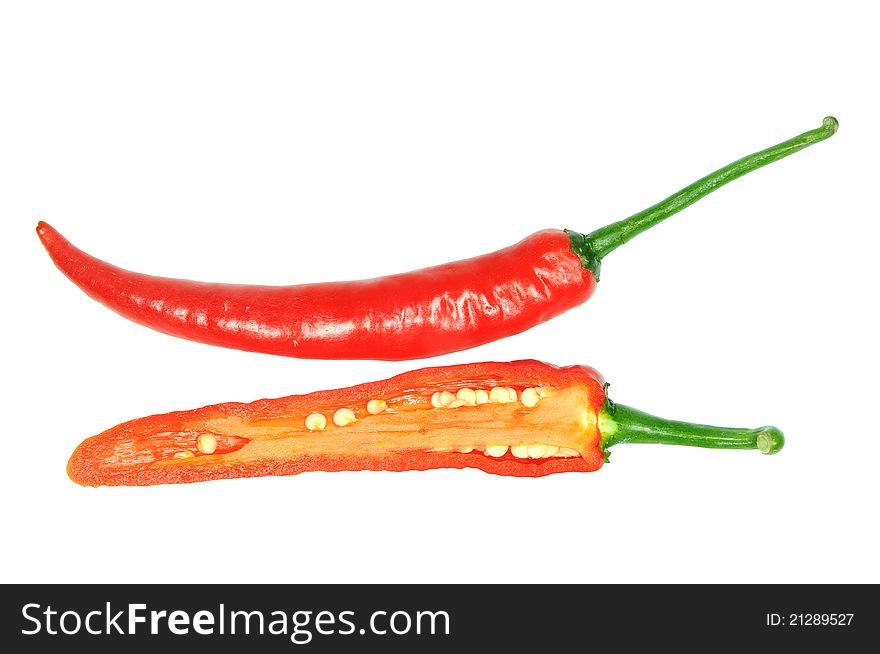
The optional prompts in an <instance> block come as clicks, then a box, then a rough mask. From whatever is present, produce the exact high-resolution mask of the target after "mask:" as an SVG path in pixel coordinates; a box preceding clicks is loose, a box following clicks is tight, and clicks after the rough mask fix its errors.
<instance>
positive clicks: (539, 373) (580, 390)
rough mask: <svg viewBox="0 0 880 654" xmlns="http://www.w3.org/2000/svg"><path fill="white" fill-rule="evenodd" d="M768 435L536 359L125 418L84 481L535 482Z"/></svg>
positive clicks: (772, 437)
mask: <svg viewBox="0 0 880 654" xmlns="http://www.w3.org/2000/svg"><path fill="white" fill-rule="evenodd" d="M783 442H784V439H783V436H782V433H781V432H780V431H779V430H778V429H776V428H775V427H760V428H758V429H734V428H724V427H710V426H707V425H695V424H690V423H686V422H677V421H671V420H665V419H663V418H657V417H655V416H651V415H648V414H646V413H642V412H641V411H637V410H635V409H631V408H629V407H627V406H623V405H621V404H615V403H612V402H611V401H610V400H608V398H607V396H606V393H605V384H604V382H603V380H602V377H601V375H600V374H599V373H598V372H596V371H595V370H593V369H592V368H588V367H586V366H571V367H567V368H558V367H556V366H553V365H549V364H546V363H541V362H540V361H514V362H512V363H473V364H465V365H455V366H444V367H438V368H424V369H422V370H416V371H413V372H407V373H404V374H402V375H398V376H396V377H392V378H391V379H386V380H384V381H379V382H373V383H367V384H360V385H358V386H351V387H349V388H343V389H339V390H332V391H321V392H317V393H310V394H308V395H293V396H290V397H284V398H280V399H274V400H259V401H257V402H252V403H251V404H239V403H229V404H218V405H215V406H209V407H205V408H202V409H196V410H193V411H179V412H176V413H169V414H166V415H157V416H150V417H147V418H140V419H138V420H132V421H131V422H126V423H124V424H121V425H119V426H117V427H113V428H112V429H109V430H107V431H105V432H103V433H101V434H98V435H97V436H93V437H91V438H89V439H87V440H85V441H84V442H83V443H82V444H80V445H79V447H77V448H76V450H75V451H74V453H73V456H72V457H71V459H70V463H69V464H68V467H67V471H68V474H69V475H70V478H71V479H73V481H75V482H77V483H79V484H82V485H86V486H101V485H106V486H147V485H151V484H172V483H186V482H195V481H205V480H209V479H223V478H232V477H258V476H265V475H294V474H298V473H300V472H308V471H313V470H325V471H339V470H394V471H402V470H428V469H431V468H479V469H481V470H484V471H486V472H490V473H494V474H498V475H513V476H518V477H539V476H543V475H548V474H552V473H556V472H589V471H593V470H597V469H598V468H599V467H601V466H602V463H603V461H605V460H606V459H607V456H608V448H610V447H612V446H613V445H616V444H618V443H664V444H672V445H694V446H698V447H713V448H727V449H758V450H760V451H762V452H764V453H765V454H773V453H775V452H778V451H779V450H780V449H781V448H782V445H783Z"/></svg>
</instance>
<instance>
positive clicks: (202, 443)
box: [196, 434, 217, 454]
mask: <svg viewBox="0 0 880 654" xmlns="http://www.w3.org/2000/svg"><path fill="white" fill-rule="evenodd" d="M196 449H197V450H198V451H199V452H201V453H202V454H213V453H214V451H215V450H216V449H217V437H216V436H214V435H212V434H201V435H200V436H199V437H198V438H197V439H196Z"/></svg>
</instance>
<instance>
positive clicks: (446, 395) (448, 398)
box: [440, 391, 455, 406]
mask: <svg viewBox="0 0 880 654" xmlns="http://www.w3.org/2000/svg"><path fill="white" fill-rule="evenodd" d="M453 402H455V395H453V394H452V393H450V392H449V391H443V392H442V393H440V406H449V405H450V404H452V403H453Z"/></svg>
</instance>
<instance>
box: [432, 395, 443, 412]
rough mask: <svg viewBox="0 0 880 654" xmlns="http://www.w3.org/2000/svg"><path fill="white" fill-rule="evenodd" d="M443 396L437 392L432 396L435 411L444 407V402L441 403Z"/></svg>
mask: <svg viewBox="0 0 880 654" xmlns="http://www.w3.org/2000/svg"><path fill="white" fill-rule="evenodd" d="M441 396H442V393H441V392H440V391H436V392H435V393H434V394H433V395H432V396H431V406H432V407H434V408H435V409H439V408H440V407H442V406H443V402H441V401H440V398H441Z"/></svg>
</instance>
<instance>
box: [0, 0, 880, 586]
mask: <svg viewBox="0 0 880 654" xmlns="http://www.w3.org/2000/svg"><path fill="white" fill-rule="evenodd" d="M596 4H597V5H598V6H590V4H588V3H560V2H533V3H522V2H516V3H512V2H499V3H488V2H474V1H473V0H470V1H468V2H442V3H440V2H438V3H412V2H395V3H390V2H370V3H360V2H352V3H341V2H314V3H287V2H278V3H267V2H262V3H261V2H247V3H245V2H242V3H228V2H204V3H195V2H167V3H165V2H152V3H137V4H134V3H119V2H104V3H98V2H78V3H65V2H59V3H47V2H4V3H3V4H2V10H0V94H2V99H0V185H2V189H0V229H2V238H0V243H2V248H3V256H2V257H0V266H2V278H3V299H2V305H3V309H2V311H3V318H2V330H3V333H2V347H3V357H2V360H3V373H2V379H3V382H2V383H3V392H2V397H3V407H4V408H3V447H2V451H0V457H2V474H0V484H2V497H3V501H2V524H3V532H4V536H3V539H2V545H0V547H2V549H3V553H2V554H3V555H2V556H0V579H2V580H3V581H5V582H42V581H64V582H71V581H79V582H82V581H95V582H101V581H116V582H154V581H155V582H160V581H165V582H167V581H182V582H205V581H212V582H336V581H357V582H364V581H369V582H432V581H433V582H452V581H455V582H510V581H526V582H537V581H550V582H568V581H577V582H634V581H648V582H662V581H667V582H679V581H680V582H864V581H871V582H880V566H878V557H877V552H878V546H880V542H878V536H877V526H876V523H877V499H878V481H877V480H878V472H877V470H878V461H880V459H878V454H880V439H878V412H877V397H878V390H880V389H878V383H877V379H878V377H877V372H876V371H877V367H878V363H880V361H878V348H877V336H876V335H877V331H878V324H877V317H876V304H877V297H876V292H877V282H878V272H877V254H876V252H877V244H878V242H880V216H878V209H877V207H878V199H877V155H876V151H877V148H878V146H880V143H878V130H877V125H878V116H880V103H878V93H877V62H878V60H880V58H878V51H877V50H878V48H877V46H876V43H877V39H876V33H875V32H876V25H877V21H876V16H872V15H869V14H870V13H872V10H870V9H866V7H869V6H870V4H869V3H848V2H836V3H827V2H822V3H813V2H797V3H794V2H792V3H767V2H739V3H736V6H730V7H727V6H725V7H724V8H723V9H710V8H708V5H705V4H704V3H699V2H694V3H682V2H677V3H676V2H673V3H669V2H666V3H647V2H646V3H613V4H614V6H613V7H612V6H610V5H611V4H612V3H602V4H601V5H599V3H596ZM826 114H834V115H835V116H837V118H838V119H839V120H840V124H841V127H840V131H839V133H838V135H837V136H835V137H834V138H833V139H831V140H829V141H826V142H823V143H821V144H819V145H816V146H814V147H811V148H809V149H808V150H805V151H804V152H802V153H799V154H797V155H795V156H794V157H792V158H789V159H786V160H784V161H782V162H780V163H777V164H773V165H772V166H771V167H769V168H765V169H762V170H761V171H759V172H757V173H754V174H752V175H750V176H748V177H746V178H743V179H741V180H739V181H737V182H735V183H733V184H731V185H729V186H727V187H725V188H724V189H722V190H721V191H719V192H717V193H715V194H714V195H712V196H711V197H709V198H707V199H705V200H704V201H702V202H700V203H699V204H698V205H695V206H694V207H692V208H690V209H688V210H687V211H686V212H685V213H682V214H679V215H677V216H676V217H674V218H673V219H671V220H670V221H669V222H667V223H665V224H663V225H661V226H659V227H657V228H655V229H654V230H653V231H651V232H650V233H648V234H645V235H643V236H640V237H639V238H638V239H636V240H635V241H633V242H632V243H630V244H628V245H627V246H626V247H625V248H622V249H621V250H619V251H617V252H614V253H613V254H612V255H610V256H609V257H608V258H607V259H606V261H605V266H604V268H603V278H602V282H601V284H600V286H599V288H598V290H597V293H596V295H595V297H594V298H593V299H592V300H591V301H590V302H589V303H587V304H586V305H584V306H582V307H579V308H577V309H575V310H572V311H570V312H568V313H567V314H565V315H563V316H561V317H559V318H557V319H555V320H552V321H550V322H548V323H546V324H544V325H541V326H539V327H537V328H535V329H532V330H531V331H529V332H527V333H525V334H522V335H519V336H516V337H513V338H509V339H506V340H504V341H500V342H497V343H493V344H490V345H486V346H483V347H481V348H478V349H475V350H472V351H468V352H460V353H457V354H453V355H449V356H445V357H441V358H437V359H433V360H430V361H422V362H402V363H387V362H348V361H329V362H327V361H300V360H295V359H286V358H280V357H271V356H267V355H258V354H252V353H245V352H238V351H232V350H224V349H220V348H212V347H208V346H205V345H200V344H195V343H190V342H187V341H183V340H178V339H173V338H170V337H168V336H164V335H161V334H159V333H157V332H153V331H150V330H148V329H146V328H143V327H140V326H137V325H135V324H133V323H129V322H127V321H125V320H123V319H121V318H119V317H118V316H116V315H115V314H113V313H112V312H110V311H108V310H107V309H105V308H104V307H102V306H100V305H98V304H97V303H95V302H93V301H91V300H90V299H88V298H87V297H86V296H85V295H84V294H83V293H81V292H80V291H79V290H78V289H76V288H75V287H74V286H73V285H72V284H71V283H70V282H69V281H67V280H66V279H65V278H64V277H63V276H62V275H61V274H60V273H59V272H58V271H57V270H56V269H55V268H54V267H53V266H52V264H51V262H50V260H49V259H48V257H47V256H46V254H45V252H44V251H43V250H42V248H41V247H40V244H39V242H38V240H37V237H36V236H35V234H34V227H35V225H36V222H37V220H39V219H43V220H47V221H49V222H50V223H52V224H53V225H54V226H55V227H57V228H58V229H59V230H60V231H61V232H62V233H63V234H65V235H66V236H67V237H68V238H70V239H71V240H72V241H73V242H74V243H75V244H77V245H78V246H80V247H82V248H84V249H85V250H86V251H88V252H91V253H93V254H95V255H96V256H99V257H101V258H104V259H106V260H109V261H111V262H113V263H116V264H118V265H122V266H124V267H127V268H130V269H133V270H137V271H142V272H150V273H154V274H159V275H167V276H173V277H184V278H191V279H201V280H216V281H228V282H253V283H265V284H285V283H298V282H307V281H320V280H343V279H351V278H358V277H369V276H375V275H381V274H385V273H393V272H400V271H405V270H409V269H412V268H417V267H421V266H424V265H429V264H435V263H441V262H444V261H449V260H455V259H460V258H465V257H468V256H472V255H476V254H480V253H483V252H488V251H491V250H494V249H498V248H500V247H503V246H506V245H509V244H511V243H513V242H515V241H517V240H519V239H521V238H523V237H524V236H526V235H528V234H530V233H531V232H534V231H536V230H538V229H542V228H546V227H558V228H562V227H570V228H574V229H580V230H582V231H590V230H592V229H594V228H596V227H598V226H600V225H603V224H605V223H607V222H610V221H613V220H617V219H620V218H622V217H625V216H627V215H629V214H631V213H633V212H635V211H638V210H640V209H642V208H644V207H645V206H647V205H649V204H652V203H653V202H655V201H657V200H659V199H661V198H663V197H665V196H666V195H668V194H669V193H671V192H673V191H675V190H677V189H679V188H680V187H682V186H684V185H685V184H687V183H689V182H691V181H693V180H694V179H696V178H697V177H700V176H702V175H703V174H705V173H707V172H709V171H711V170H714V169H715V168H717V167H719V166H721V165H723V164H726V163H728V162H729V161H732V160H733V159H736V158H738V157H740V156H742V155H744V154H747V153H749V152H752V151H754V150H757V149H761V148H763V147H766V146H769V145H772V144H774V143H776V142H778V141H781V140H784V139H786V138H789V137H791V136H794V135H795V134H799V133H801V132H803V131H806V130H808V129H811V128H813V127H817V126H818V125H819V124H820V122H821V120H822V118H823V116H825V115H826ZM517 358H538V359H542V360H545V361H549V362H553V363H558V364H572V363H588V364H591V365H593V366H595V367H597V368H598V369H599V370H601V371H602V372H603V373H604V374H605V376H606V378H607V379H608V380H609V381H610V382H611V384H612V386H611V394H612V397H613V398H614V399H616V400H617V401H620V402H623V403H626V404H629V405H631V406H635V407H638V408H641V409H643V410H646V411H649V412H652V413H656V414H659V415H664V416H667V417H670V418H679V419H684V420H692V421H697V422H709V423H715V424H722V425H725V424H726V425H741V426H757V425H761V424H767V423H771V424H776V425H778V426H779V427H780V428H782V429H783V430H784V431H785V433H786V435H787V438H788V441H787V445H786V448H785V450H784V451H783V452H782V453H781V454H779V455H777V456H774V457H765V456H762V455H760V454H759V453H757V452H724V451H712V450H699V449H688V448H673V447H661V446H654V447H652V446H635V445H633V446H621V447H619V448H617V449H616V450H615V451H614V456H613V457H612V462H611V463H610V464H609V465H607V466H605V467H604V468H603V469H602V470H600V471H599V472H596V473H593V474H567V475H557V476H554V477H549V478H543V479H537V480H534V479H515V478H504V477H496V476H491V475H487V474H484V473H481V472H478V471H473V470H469V471H446V470H440V471H432V472H427V473H414V472H411V473H397V474H396V473H311V474H305V475H300V476H298V477H287V478H263V479H244V480H232V481H218V482H209V483H202V484H194V485H183V486H157V487H152V488H101V489H91V488H81V487H79V486H77V485H76V484H74V483H72V482H71V481H69V480H68V478H67V476H66V474H65V464H66V462H67V458H68V456H69V455H70V453H71V452H72V451H73V449H74V447H75V446H76V445H77V444H78V443H79V442H80V441H81V440H82V439H84V438H85V437H87V436H90V435H92V434H95V433H97V432H99V431H102V430H104V429H106V428H108V427H111V426H113V425H115V424H117V423H119V422H122V421H124V420H128V419H130V418H134V417H138V416H142V415H147V414H151V413H159V412H165V411H170V410H175V409H188V408H195V407H198V406H202V405H205V404H211V403H215V402H220V401H227V400H241V401H245V400H247V401H249V400H254V399H257V398H262V397H277V396H282V395H288V394H293V393H301V392H307V391H312V390H317V389H324V388H333V387H336V386H345V385H349V384H352V383H356V382H361V381H367V380H371V379H378V378H384V377H387V376H391V375H393V374H396V373H399V372H402V371H404V370H409V369H412V368H416V367H421V366H422V365H439V364H450V363H457V362H468V361H481V360H511V359H517Z"/></svg>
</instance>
